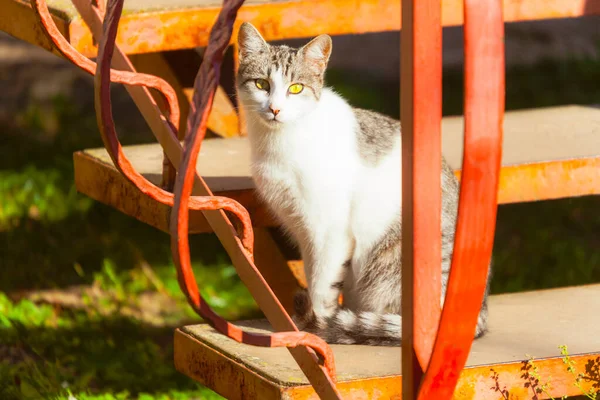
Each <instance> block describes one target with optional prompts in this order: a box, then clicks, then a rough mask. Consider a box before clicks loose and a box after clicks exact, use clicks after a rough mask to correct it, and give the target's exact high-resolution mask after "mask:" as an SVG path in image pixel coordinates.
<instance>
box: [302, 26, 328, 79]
mask: <svg viewBox="0 0 600 400" xmlns="http://www.w3.org/2000/svg"><path fill="white" fill-rule="evenodd" d="M331 47H332V44H331V37H330V36H329V35H319V36H317V37H316V38H314V39H313V40H311V41H310V42H308V43H307V44H306V45H305V46H304V47H303V48H302V53H303V54H304V59H305V60H306V61H307V62H308V63H309V64H311V65H313V66H315V67H317V68H318V69H319V70H320V71H321V72H323V71H324V70H325V68H326V67H327V63H328V62H329V56H330V55H331Z"/></svg>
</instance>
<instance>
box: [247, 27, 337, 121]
mask: <svg viewBox="0 0 600 400" xmlns="http://www.w3.org/2000/svg"><path fill="white" fill-rule="evenodd" d="M238 47H239V50H238V56H239V69H238V74H237V77H236V84H237V89H238V96H239V101H241V103H242V105H243V108H244V111H245V112H246V114H247V115H248V117H250V118H253V119H257V120H259V121H261V122H262V123H264V124H265V125H267V126H270V127H272V128H276V127H277V126H281V125H282V124H285V123H289V122H293V121H295V120H297V119H298V118H301V117H302V116H303V115H305V114H307V113H308V112H310V111H311V110H312V109H314V108H315V107H316V105H317V103H318V101H319V98H320V96H321V91H322V89H323V78H324V75H325V69H326V68H327V62H328V61H329V55H330V54H331V38H330V37H329V36H328V35H320V36H317V37H316V38H314V39H313V40H311V41H310V42H309V43H308V44H306V45H305V46H303V47H301V48H299V49H294V48H290V47H288V46H271V45H269V44H268V43H267V42H266V41H265V40H264V39H263V37H262V36H261V35H260V33H259V32H258V30H256V28H255V27H254V26H252V24H250V23H249V22H244V23H243V24H242V26H241V27H240V31H239V34H238Z"/></svg>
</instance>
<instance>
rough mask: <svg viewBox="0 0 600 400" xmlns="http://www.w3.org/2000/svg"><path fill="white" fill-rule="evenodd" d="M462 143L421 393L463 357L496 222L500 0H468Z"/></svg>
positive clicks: (442, 395)
mask: <svg viewBox="0 0 600 400" xmlns="http://www.w3.org/2000/svg"><path fill="white" fill-rule="evenodd" d="M464 12H465V38H464V41H465V72H464V74H465V139H464V140H465V144H464V158H463V168H462V180H461V184H460V201H459V208H458V222H457V226H456V237H455V242H454V253H453V257H452V267H451V269H450V276H449V281H448V289H447V293H446V299H445V302H444V307H443V310H442V316H441V319H440V324H439V328H438V332H437V337H436V340H435V344H434V347H433V352H432V356H431V360H430V363H429V366H428V367H427V370H426V371H425V376H424V378H423V382H422V383H421V387H420V389H419V395H418V398H419V399H423V400H426V399H450V398H451V397H452V394H453V393H454V389H455V387H456V384H457V382H458V379H459V377H460V373H461V371H462V369H463V368H464V365H465V363H466V361H467V357H468V355H469V351H470V348H471V345H472V342H473V337H474V335H475V326H476V324H477V320H478V315H479V311H480V308H481V303H482V300H483V296H484V292H485V289H486V283H487V276H488V265H489V263H490V260H491V255H492V247H493V242H494V233H495V226H496V211H497V196H498V189H497V188H498V180H499V173H500V163H501V159H502V130H503V118H504V96H505V95H504V91H505V86H504V85H505V82H504V22H503V18H502V2H501V1H500V0H488V1H480V0H465V11H464Z"/></svg>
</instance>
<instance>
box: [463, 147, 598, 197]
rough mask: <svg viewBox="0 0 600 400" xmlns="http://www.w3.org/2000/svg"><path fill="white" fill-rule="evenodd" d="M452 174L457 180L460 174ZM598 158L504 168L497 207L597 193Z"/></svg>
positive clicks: (501, 172) (505, 166) (507, 166)
mask: <svg viewBox="0 0 600 400" xmlns="http://www.w3.org/2000/svg"><path fill="white" fill-rule="evenodd" d="M455 175H456V176H457V177H458V179H459V180H460V176H461V171H460V170H456V171H455ZM599 181H600V157H586V158H576V159H565V160H555V161H544V162H536V163H528V164H518V165H504V166H502V168H501V170H500V181H499V186H498V204H511V203H526V202H533V201H542V200H557V199H563V198H570V197H581V196H588V195H594V194H600V184H599Z"/></svg>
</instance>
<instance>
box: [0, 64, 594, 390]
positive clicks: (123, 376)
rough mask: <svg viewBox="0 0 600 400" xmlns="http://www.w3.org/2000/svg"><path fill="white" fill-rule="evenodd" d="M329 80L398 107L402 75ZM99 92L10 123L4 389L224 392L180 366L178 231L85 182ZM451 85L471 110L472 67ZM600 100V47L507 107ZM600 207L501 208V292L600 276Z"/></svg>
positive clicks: (535, 69) (513, 78) (1, 286)
mask: <svg viewBox="0 0 600 400" xmlns="http://www.w3.org/2000/svg"><path fill="white" fill-rule="evenodd" d="M327 78H328V82H329V84H330V85H331V86H333V87H334V88H335V89H336V90H337V91H338V92H339V93H341V94H342V95H343V96H345V97H346V98H347V99H348V100H349V101H350V102H351V103H352V104H354V105H357V106H361V107H365V108H371V109H375V110H379V111H381V112H384V113H387V114H389V115H392V116H395V117H398V115H399V106H400V105H399V89H398V82H389V81H383V80H380V79H376V78H373V77H371V76H369V75H366V74H365V75H360V76H357V75H356V74H354V73H348V72H345V71H343V70H330V71H329V72H328V77H327ZM49 79H52V77H50V78H49ZM81 79H83V81H84V82H86V83H85V85H87V86H86V87H87V88H88V89H89V87H90V86H89V85H90V81H89V79H88V80H86V79H87V78H81ZM3 84H6V85H8V80H5V81H4V83H3ZM114 93H115V99H117V98H118V99H121V98H125V97H126V95H124V92H123V90H122V89H121V88H115V89H114ZM85 96H88V97H87V98H88V99H89V100H88V102H87V103H86V102H85V101H84V102H81V101H76V100H74V98H73V97H69V96H65V95H57V96H54V97H53V98H52V101H51V104H50V106H48V104H41V103H38V102H36V100H35V99H28V100H27V101H25V102H24V107H21V108H20V111H19V112H18V114H16V115H14V119H13V120H12V122H11V123H3V124H2V125H0V138H1V139H0V399H42V398H43V399H54V398H61V399H66V398H68V397H69V396H70V395H71V394H72V395H73V396H75V397H76V398H77V399H81V400H83V399H131V398H139V399H147V400H150V399H190V398H196V399H211V398H219V396H217V395H216V394H214V393H212V392H211V391H209V390H208V389H205V388H202V387H201V386H200V385H198V384H196V383H194V382H193V381H192V380H191V379H188V378H187V377H185V376H182V375H181V374H179V373H177V372H176V371H175V370H174V368H173V366H172V357H173V350H172V335H173V329H174V328H175V327H177V326H181V325H183V324H185V323H190V322H194V321H197V317H196V316H195V315H194V314H193V313H192V312H191V311H190V309H189V307H188V306H187V304H186V302H185V299H184V298H183V296H182V294H181V293H180V291H179V288H178V285H177V281H176V275H175V270H174V267H173V265H172V263H171V255H170V248H169V237H168V235H166V234H164V233H162V232H158V231H156V230H155V229H153V228H150V227H148V226H145V225H143V224H141V223H139V222H137V221H136V220H134V219H132V218H129V217H126V216H124V215H122V214H120V213H118V212H117V211H114V210H113V209H110V208H108V207H106V206H104V205H102V204H99V203H97V202H94V201H92V200H91V199H88V198H86V197H84V196H82V195H79V194H77V193H76V191H75V188H74V183H73V164H72V153H73V152H74V151H77V150H80V149H83V148H89V147H100V146H102V142H101V140H100V137H99V135H98V132H97V128H96V120H95V115H94V112H93V106H92V103H90V101H92V92H91V91H88V92H86V93H85ZM85 96H84V98H85ZM443 96H444V97H443V99H444V110H443V111H444V115H454V114H460V113H461V111H462V71H461V70H460V69H459V68H446V69H445V70H444V92H443ZM127 101H128V100H122V103H119V102H117V107H116V108H117V109H119V107H122V108H121V111H123V109H128V108H127V107H131V105H130V104H129V103H127ZM592 103H600V60H599V59H594V58H579V59H569V60H563V61H542V62H539V63H537V64H535V65H532V66H521V67H511V68H510V69H509V70H508V71H507V96H506V108H507V110H511V109H520V108H530V107H543V106H551V105H559V104H592ZM128 104H129V105H128ZM122 114H127V116H126V117H122V118H120V119H118V120H117V123H118V128H119V129H118V130H119V131H120V132H124V131H126V132H128V133H127V135H124V136H123V143H124V144H127V143H130V144H133V143H143V142H150V141H152V139H151V138H150V135H149V134H148V132H147V129H146V130H145V129H143V128H140V126H142V125H140V123H139V120H140V119H139V116H137V115H135V116H131V115H132V114H129V113H127V112H122ZM136 118H137V119H136ZM136 121H137V122H136ZM142 124H143V122H142ZM138 128H140V129H138ZM130 132H133V133H130ZM138 132H139V133H138ZM599 207H600V200H599V199H598V197H596V196H590V197H583V198H576V199H565V200H556V201H544V202H537V203H526V204H514V205H503V206H500V208H499V213H498V225H497V233H496V239H495V247H494V255H493V257H494V262H495V269H494V280H493V281H492V292H493V293H504V292H516V291H522V290H530V289H541V288H552V287H560V286H568V285H577V284H585V283H591V282H600V256H599V254H598V252H597V249H598V248H599V244H600V243H599V241H600V236H599V235H598V232H600V213H598V212H597V210H598V209H599ZM191 248H192V249H193V254H192V255H193V260H194V268H195V271H196V274H197V276H198V280H199V282H201V288H202V290H203V293H204V294H205V296H206V298H207V299H208V300H209V302H210V303H211V305H212V306H214V307H215V309H216V310H217V311H218V312H220V313H222V315H224V316H226V317H227V318H231V319H238V318H252V317H256V316H259V315H260V312H259V311H258V310H257V309H256V306H255V304H254V302H253V300H252V299H251V297H250V296H249V293H248V291H247V289H246V288H245V287H244V286H243V284H242V283H241V282H240V280H239V278H238V277H237V275H236V273H235V270H234V268H233V267H232V266H231V264H230V261H229V259H228V258H227V255H226V254H225V252H224V251H223V249H222V248H221V246H220V244H219V242H218V240H216V239H215V238H214V237H213V236H212V235H196V236H194V237H192V247H191ZM559 344H560V343H557V345H559Z"/></svg>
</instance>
